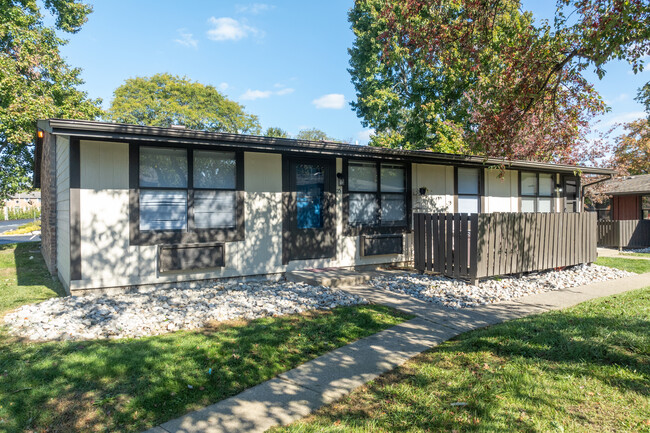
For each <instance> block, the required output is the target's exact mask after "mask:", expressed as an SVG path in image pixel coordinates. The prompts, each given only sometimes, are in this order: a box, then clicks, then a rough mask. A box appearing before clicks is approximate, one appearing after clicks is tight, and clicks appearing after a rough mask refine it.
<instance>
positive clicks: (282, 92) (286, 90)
mask: <svg viewBox="0 0 650 433" xmlns="http://www.w3.org/2000/svg"><path fill="white" fill-rule="evenodd" d="M294 90H295V89H292V88H291V87H285V88H283V89H280V90H278V91H276V92H275V94H276V95H279V96H282V95H288V94H290V93H293V92H294Z"/></svg>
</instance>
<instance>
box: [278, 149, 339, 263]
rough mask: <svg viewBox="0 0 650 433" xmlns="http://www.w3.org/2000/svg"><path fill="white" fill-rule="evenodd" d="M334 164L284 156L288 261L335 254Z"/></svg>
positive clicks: (285, 261)
mask: <svg viewBox="0 0 650 433" xmlns="http://www.w3.org/2000/svg"><path fill="white" fill-rule="evenodd" d="M335 168H336V165H335V160H333V159H331V160H330V159H295V158H285V159H284V161H283V164H282V169H283V191H284V192H283V195H284V212H283V213H284V216H283V218H284V221H283V243H282V245H283V251H282V258H283V262H284V263H285V264H286V263H287V262H289V261H290V260H304V259H318V258H328V257H334V256H335V254H336V226H335V209H334V206H335V203H336V198H335V194H336V192H335V191H336V182H335V176H334V172H335Z"/></svg>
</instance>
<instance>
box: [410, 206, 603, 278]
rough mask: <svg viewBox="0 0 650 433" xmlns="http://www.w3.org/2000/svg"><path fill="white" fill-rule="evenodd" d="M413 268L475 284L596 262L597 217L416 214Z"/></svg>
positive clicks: (525, 214) (509, 214) (589, 215)
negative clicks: (495, 277)
mask: <svg viewBox="0 0 650 433" xmlns="http://www.w3.org/2000/svg"><path fill="white" fill-rule="evenodd" d="M414 225H415V233H414V251H415V260H414V261H415V268H416V269H417V270H418V271H420V272H424V271H430V272H437V273H440V274H443V275H445V276H448V277H452V278H462V279H469V280H471V281H476V280H477V279H479V278H485V277H490V276H495V275H506V274H519V273H523V272H532V271H541V270H545V269H553V268H558V267H564V266H571V265H577V264H580V263H590V262H593V261H595V260H596V215H595V214H594V213H591V212H583V213H490V214H458V213H455V214H451V213H446V214H444V213H436V214H424V213H416V214H414Z"/></svg>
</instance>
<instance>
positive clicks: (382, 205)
mask: <svg viewBox="0 0 650 433" xmlns="http://www.w3.org/2000/svg"><path fill="white" fill-rule="evenodd" d="M347 171H348V173H347V192H348V193H347V200H348V225H349V226H351V227H359V228H381V227H408V219H407V216H408V212H407V194H408V186H407V167H406V166H405V165H404V164H394V163H382V162H367V161H349V162H348V167H347Z"/></svg>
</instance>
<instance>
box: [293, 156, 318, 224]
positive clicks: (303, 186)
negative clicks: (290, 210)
mask: <svg viewBox="0 0 650 433" xmlns="http://www.w3.org/2000/svg"><path fill="white" fill-rule="evenodd" d="M324 195H325V175H324V172H323V167H321V166H320V165H315V164H297V165H296V207H297V211H298V215H297V218H298V228H299V229H313V228H322V227H323V199H324Z"/></svg>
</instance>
